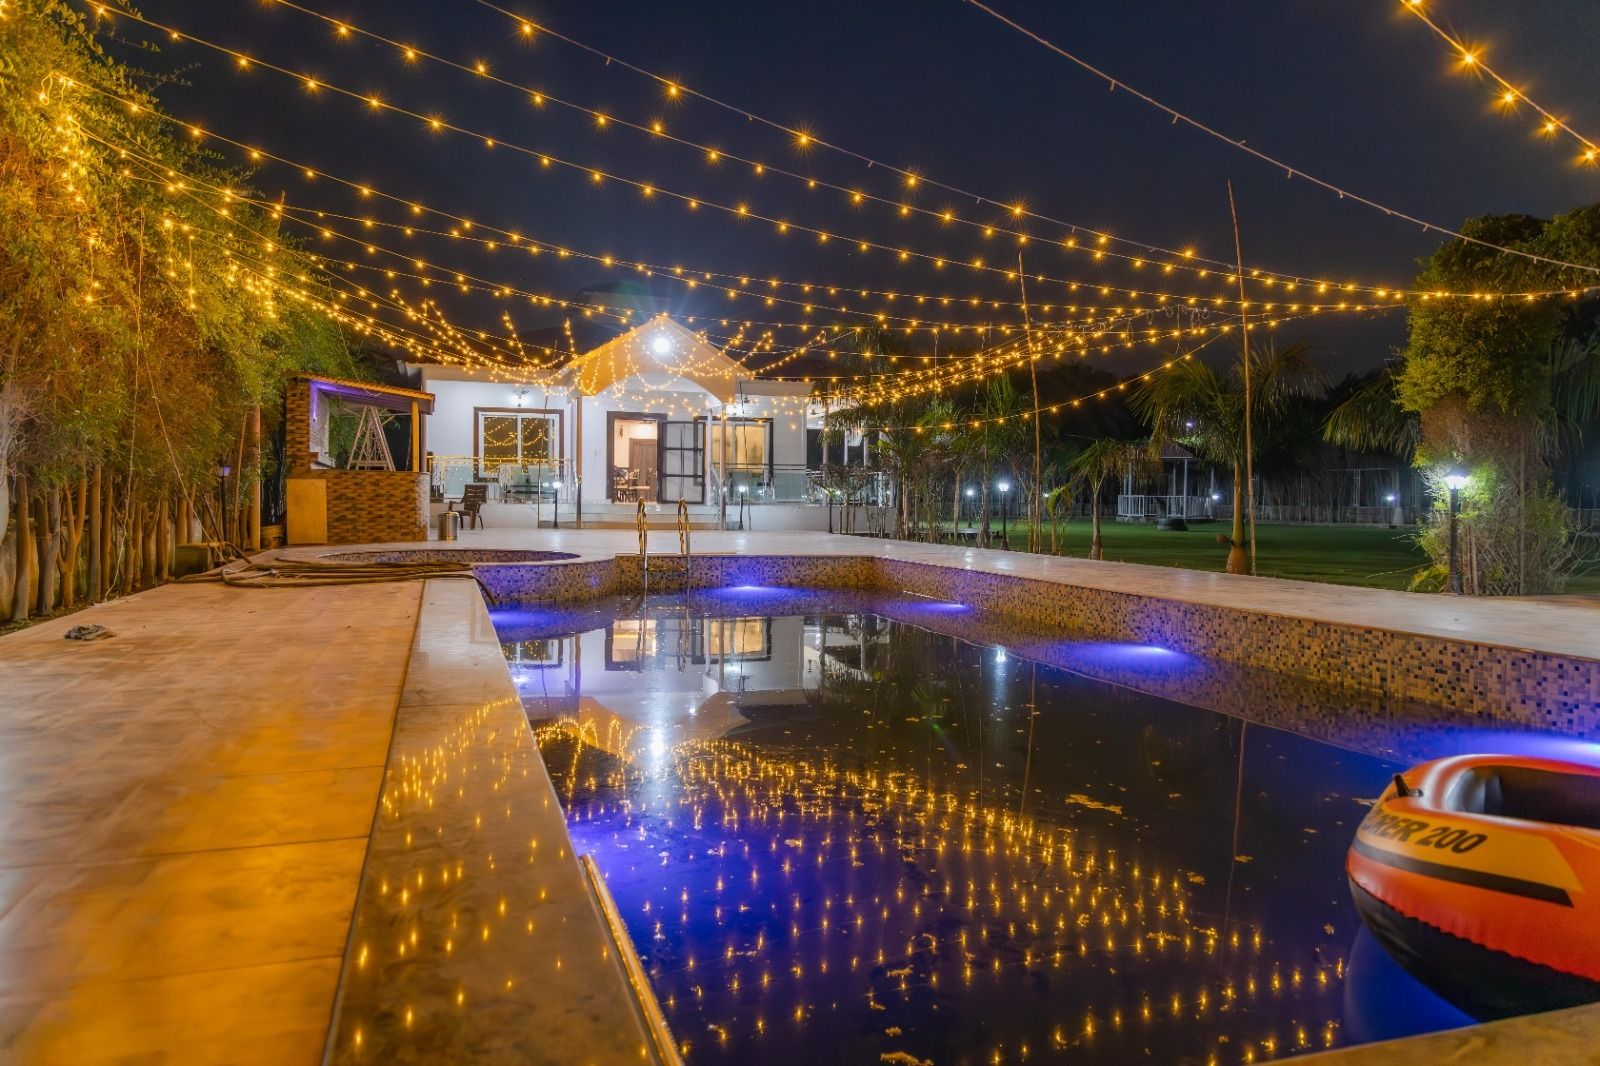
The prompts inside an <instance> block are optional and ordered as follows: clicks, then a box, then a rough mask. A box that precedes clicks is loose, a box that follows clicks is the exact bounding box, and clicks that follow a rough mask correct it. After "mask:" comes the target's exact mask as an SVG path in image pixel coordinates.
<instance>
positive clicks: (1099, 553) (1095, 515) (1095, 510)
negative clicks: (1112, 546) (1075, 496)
mask: <svg viewBox="0 0 1600 1066" xmlns="http://www.w3.org/2000/svg"><path fill="white" fill-rule="evenodd" d="M1100 489H1101V484H1100V483H1096V484H1095V485H1094V486H1093V487H1092V488H1091V489H1090V491H1089V526H1090V529H1091V530H1092V531H1093V537H1092V539H1091V540H1090V541H1089V558H1091V559H1104V558H1105V557H1106V554H1105V545H1104V544H1102V543H1101V541H1100Z"/></svg>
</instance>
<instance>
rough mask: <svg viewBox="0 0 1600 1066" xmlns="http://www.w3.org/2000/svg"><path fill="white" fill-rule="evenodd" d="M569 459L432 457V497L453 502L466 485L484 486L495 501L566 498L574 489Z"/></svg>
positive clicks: (430, 470) (471, 456)
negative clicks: (509, 459) (522, 460)
mask: <svg viewBox="0 0 1600 1066" xmlns="http://www.w3.org/2000/svg"><path fill="white" fill-rule="evenodd" d="M574 471H575V464H574V463H573V461H572V460H571V459H548V460H542V461H535V462H526V463H523V462H512V461H508V460H499V459H489V458H486V457H483V456H477V455H435V456H433V457H432V459H431V460H430V463H429V475H430V478H431V482H432V485H433V491H434V495H435V496H441V497H443V498H444V499H447V500H448V499H456V498H459V497H460V496H461V491H462V489H464V488H465V487H466V486H467V485H473V484H480V485H488V486H490V489H491V498H492V499H495V500H497V502H498V501H506V502H512V501H524V500H526V501H532V500H534V499H537V498H540V497H543V498H544V499H547V500H550V499H557V498H560V499H566V498H568V497H570V496H571V495H572V494H573V489H574V487H575V484H574V482H575V478H574Z"/></svg>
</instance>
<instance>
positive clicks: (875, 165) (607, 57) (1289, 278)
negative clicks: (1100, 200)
mask: <svg viewBox="0 0 1600 1066" xmlns="http://www.w3.org/2000/svg"><path fill="white" fill-rule="evenodd" d="M475 2H476V3H478V4H479V5H480V6H482V7H485V8H488V9H489V10H491V11H494V12H497V13H498V14H500V15H502V16H505V17H507V18H513V19H519V20H520V18H521V16H517V15H514V14H513V13H512V12H510V11H508V10H506V9H505V8H503V7H501V6H499V5H498V4H496V3H494V2H492V0H475ZM977 6H979V7H982V5H977ZM983 10H985V11H986V12H988V13H989V14H991V15H993V16H994V17H996V18H999V19H1000V20H1001V21H1003V22H1007V23H1008V25H1011V26H1012V27H1013V28H1014V29H1017V30H1019V31H1020V32H1023V33H1025V34H1028V35H1029V36H1034V35H1033V34H1031V33H1029V31H1027V30H1025V29H1023V28H1022V27H1021V26H1018V25H1016V24H1015V23H1010V22H1009V20H1006V19H1004V18H1003V17H1002V16H1000V15H998V14H997V13H995V12H993V11H992V10H990V9H988V8H983ZM541 31H542V32H543V33H544V35H545V36H547V37H550V38H552V39H554V40H557V41H560V42H562V43H564V44H567V45H570V46H572V47H574V48H577V49H579V50H580V51H583V52H586V53H588V54H590V55H593V56H595V57H597V58H600V59H602V60H604V61H605V64H606V66H607V67H619V68H621V69H624V70H628V71H631V72H633V73H635V74H638V75H640V76H642V77H645V78H648V79H650V80H652V81H655V82H657V83H660V84H665V83H666V79H665V78H664V77H663V76H662V75H660V74H657V73H655V72H654V71H651V70H649V69H647V68H645V67H642V66H639V65H637V64H635V63H631V62H629V61H628V60H626V59H624V58H622V57H620V56H616V55H614V54H612V53H610V52H607V51H605V50H603V49H600V48H597V47H595V46H593V45H590V44H587V43H585V42H583V41H580V40H578V39H577V38H574V37H572V36H570V35H568V34H565V33H562V32H559V31H556V30H553V29H551V28H549V27H541ZM1035 39H1036V40H1039V41H1040V43H1043V44H1045V45H1047V46H1048V47H1051V48H1052V49H1054V48H1055V46H1054V45H1051V44H1050V43H1049V42H1047V41H1044V40H1043V39H1042V38H1038V37H1035ZM1057 51H1059V49H1057ZM1063 54H1064V53H1063ZM1068 58H1071V59H1073V61H1074V62H1076V63H1078V64H1079V65H1080V66H1084V67H1085V68H1086V69H1088V70H1089V71H1090V72H1091V73H1093V74H1095V75H1096V76H1097V77H1100V78H1103V79H1104V80H1105V81H1106V82H1107V83H1108V84H1109V85H1110V86H1111V87H1112V88H1113V89H1115V88H1121V89H1124V90H1125V91H1129V92H1133V93H1134V94H1135V95H1136V96H1138V97H1139V98H1140V99H1141V100H1144V101H1145V102H1146V103H1148V104H1151V105H1152V106H1154V107H1157V108H1159V109H1160V110H1162V111H1163V112H1165V113H1166V114H1167V115H1168V116H1169V117H1171V118H1172V120H1173V121H1174V122H1177V121H1183V122H1186V123H1188V124H1190V125H1192V126H1194V127H1195V128H1197V129H1199V130H1200V131H1201V132H1203V133H1206V134H1208V135H1210V136H1213V137H1217V138H1219V139H1221V140H1224V141H1226V142H1227V143H1229V144H1231V145H1233V146H1234V147H1236V148H1240V149H1242V150H1245V151H1248V152H1250V153H1251V154H1253V155H1256V156H1257V157H1259V158H1262V159H1263V160H1265V161H1266V162H1269V163H1272V164H1273V165H1274V166H1277V167H1279V168H1280V169H1283V170H1285V171H1286V172H1288V173H1289V175H1290V177H1295V176H1299V177H1302V178H1305V179H1306V180H1309V181H1313V182H1315V183H1316V184H1318V185H1320V186H1322V187H1323V188H1325V189H1328V190H1329V191H1332V192H1334V193H1336V194H1338V195H1339V196H1340V197H1341V198H1350V199H1354V200H1357V201H1358V202H1360V203H1362V204H1364V205H1366V206H1368V207H1372V208H1375V209H1377V210H1379V211H1382V212H1383V213H1384V214H1386V215H1389V216H1391V217H1396V218H1399V219H1401V220H1403V221H1407V222H1411V223H1414V224H1416V225H1419V226H1421V227H1422V228H1423V230H1424V232H1426V231H1428V230H1434V231H1437V232H1440V233H1444V234H1447V235H1450V236H1455V237H1462V235H1461V234H1459V233H1455V232H1454V231H1451V230H1448V229H1444V228H1442V227H1439V226H1435V225H1433V224H1431V223H1428V222H1424V221H1422V220H1421V219H1417V218H1412V217H1411V216H1408V215H1405V214H1402V213H1400V212H1398V211H1395V210H1393V209H1391V208H1388V207H1385V206H1384V205H1382V204H1379V203H1376V202H1374V201H1370V200H1365V199H1363V198H1361V197H1358V196H1356V195H1355V194H1354V193H1351V192H1348V191H1346V190H1343V189H1340V188H1338V187H1337V186H1334V185H1332V184H1331V183H1328V182H1324V181H1321V180H1319V179H1316V178H1314V177H1312V176H1311V175H1308V174H1306V173H1305V172H1303V171H1299V170H1294V169H1291V168H1289V167H1288V166H1286V165H1285V164H1282V163H1280V162H1278V161H1277V160H1276V159H1273V158H1272V157H1270V156H1266V155H1264V154H1263V153H1260V152H1256V151H1255V150H1254V149H1251V148H1248V147H1247V146H1246V145H1245V144H1244V142H1243V141H1235V140H1233V139H1231V138H1228V137H1226V136H1225V135H1223V134H1221V133H1218V132H1217V131H1215V130H1213V129H1211V128H1210V127H1207V126H1204V125H1202V124H1200V123H1198V122H1196V121H1195V120H1193V119H1190V118H1188V117H1187V116H1185V115H1182V114H1180V113H1179V112H1177V111H1175V110H1173V109H1171V108H1168V107H1166V105H1164V104H1162V103H1160V102H1159V101H1157V100H1155V99H1153V98H1151V97H1148V96H1146V95H1144V94H1141V93H1138V92H1137V91H1136V90H1132V89H1131V88H1130V87H1129V86H1127V85H1126V84H1125V83H1122V82H1120V81H1117V80H1116V79H1113V78H1111V77H1110V76H1109V75H1106V74H1104V73H1103V72H1101V71H1099V70H1098V69H1096V68H1094V67H1092V66H1088V65H1087V64H1084V63H1083V62H1082V61H1081V60H1078V59H1077V58H1076V57H1073V56H1068ZM676 89H677V87H676V86H675V87H674V90H675V92H676ZM683 91H684V92H685V93H686V94H687V95H691V96H693V97H695V98H696V99H698V100H701V101H703V102H705V103H708V104H711V105H712V106H715V107H718V108H721V109H723V110H725V111H728V112H730V113H731V114H733V115H735V116H737V117H739V118H741V119H743V120H745V121H747V122H756V123H760V124H762V125H765V126H767V127H769V128H771V129H774V130H778V131H780V132H783V133H785V134H787V135H789V136H791V137H794V138H795V139H796V141H797V143H800V144H802V145H803V146H804V147H806V148H811V147H817V148H822V149H826V150H828V151H832V152H836V153H839V154H840V155H843V156H846V157H848V158H851V159H854V160H857V161H858V162H862V163H865V164H866V165H867V167H868V168H869V169H880V170H883V171H886V172H888V173H892V174H895V175H897V176H899V177H901V178H903V179H905V180H906V181H907V182H908V183H910V182H916V181H921V182H923V183H925V184H927V185H929V186H932V187H935V188H939V189H942V190H944V191H946V192H950V193H953V194H955V195H958V196H961V197H962V198H963V199H970V200H972V201H974V202H976V203H978V204H981V205H986V206H990V207H996V208H1002V209H1010V208H1011V207H1012V205H1010V204H1007V203H1005V202H1003V201H1000V200H996V199H993V198H990V197H987V196H984V195H982V194H980V193H974V192H971V191H968V190H966V189H963V188H961V187H959V186H955V185H951V184H948V183H946V182H941V181H937V180H934V179H932V178H927V177H924V176H922V175H920V174H917V173H915V172H913V171H909V170H906V169H904V168H902V167H899V166H896V165H895V164H893V163H890V162H886V161H884V160H882V159H877V158H875V157H873V156H870V155H867V154H865V153H862V152H859V151H855V150H853V149H850V148H846V147H844V146H842V145H839V144H836V143H833V142H830V141H827V140H824V139H822V138H820V137H817V136H815V135H814V134H813V133H812V132H811V131H809V130H800V129H797V128H794V127H791V126H789V125H787V124H786V123H782V122H779V121H776V120H774V119H771V118H767V117H765V116H763V115H761V114H759V113H758V112H755V111H752V110H750V109H748V108H745V107H742V106H739V105H737V104H733V103H729V102H727V101H725V100H722V99H719V98H717V97H715V96H712V95H710V94H708V93H703V92H700V91H698V90H693V89H689V88H684V89H683ZM942 214H943V213H942ZM1022 215H1023V216H1025V217H1027V218H1031V219H1036V220H1038V221H1041V222H1046V223H1049V224H1051V225H1054V226H1059V227H1062V228H1065V229H1068V230H1070V231H1072V232H1074V233H1076V232H1083V233H1087V234H1090V235H1093V236H1094V237H1096V238H1097V239H1100V240H1106V239H1109V240H1111V241H1116V242H1120V243H1124V244H1127V245H1129V246H1131V247H1142V248H1143V249H1144V250H1145V253H1146V254H1151V253H1155V254H1159V255H1163V256H1166V257H1168V260H1169V262H1170V263H1171V264H1173V265H1176V266H1179V267H1180V268H1181V267H1182V265H1183V261H1184V260H1190V259H1199V260H1200V261H1202V262H1207V263H1210V264H1211V266H1212V267H1213V268H1215V269H1221V270H1224V271H1226V270H1230V269H1233V264H1231V263H1229V262H1227V261H1225V260H1208V259H1204V257H1200V256H1198V253H1197V252H1195V250H1194V249H1192V248H1186V249H1179V250H1174V249H1170V248H1164V247H1161V246H1159V245H1156V244H1141V243H1140V242H1134V241H1124V240H1123V238H1120V237H1116V236H1113V235H1111V234H1109V233H1104V232H1101V231H1098V230H1096V229H1094V228H1092V227H1089V226H1083V225H1079V224H1076V223H1070V222H1064V221H1062V220H1060V219H1057V218H1053V217H1051V216H1049V215H1044V214H1040V213H1037V212H1035V211H1032V210H1028V209H1026V208H1024V209H1023V211H1022ZM954 218H955V216H954V215H953V214H950V216H949V219H948V220H951V221H953V220H954ZM1463 239H1470V238H1464V237H1463ZM1477 243H1479V244H1485V242H1482V241H1479V242H1477ZM1486 246H1488V247H1492V248H1495V250H1497V251H1501V252H1506V253H1509V254H1515V255H1528V254H1529V253H1525V252H1520V251H1518V250H1517V249H1514V248H1502V247H1499V246H1496V245H1486ZM1570 265H1571V266H1573V267H1574V268H1576V269H1581V270H1597V269H1600V268H1596V267H1593V266H1587V265H1583V264H1570ZM1250 273H1251V275H1252V276H1260V277H1264V278H1272V279H1273V280H1275V281H1277V282H1278V283H1280V284H1282V283H1295V284H1301V285H1306V284H1309V285H1316V284H1323V283H1325V282H1323V281H1321V280H1319V279H1315V278H1308V277H1304V276H1299V275H1294V274H1286V273H1282V272H1276V271H1267V270H1258V269H1251V271H1250ZM1358 287H1359V288H1364V289H1367V290H1368V291H1375V290H1377V289H1380V288H1386V289H1393V288H1394V286H1392V285H1362V286H1358Z"/></svg>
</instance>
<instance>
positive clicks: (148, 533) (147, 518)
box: [139, 503, 156, 589]
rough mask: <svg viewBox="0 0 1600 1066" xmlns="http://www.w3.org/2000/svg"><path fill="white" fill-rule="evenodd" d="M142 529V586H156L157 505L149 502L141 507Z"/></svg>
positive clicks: (140, 523)
mask: <svg viewBox="0 0 1600 1066" xmlns="http://www.w3.org/2000/svg"><path fill="white" fill-rule="evenodd" d="M139 518H140V522H139V525H140V531H141V533H142V534H143V535H142V537H141V540H142V548H143V554H142V560H141V561H142V562H143V564H144V566H143V569H142V571H141V572H140V587H141V588H147V589H150V588H155V586H156V506H155V504H153V503H152V504H147V505H145V506H143V507H140V508H139Z"/></svg>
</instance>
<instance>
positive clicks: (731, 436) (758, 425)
mask: <svg viewBox="0 0 1600 1066" xmlns="http://www.w3.org/2000/svg"><path fill="white" fill-rule="evenodd" d="M724 424H726V426H727V433H728V444H727V450H726V451H724V450H723V444H722V432H723V426H724ZM771 442H772V422H771V420H770V419H765V418H762V419H753V420H750V421H735V420H733V419H729V420H728V421H727V422H726V423H723V422H722V421H721V420H720V419H716V420H712V422H711V445H710V450H711V461H712V462H713V463H716V464H717V465H718V466H726V467H727V469H729V470H765V469H766V468H767V467H768V466H770V465H771V463H772V453H771V447H770V445H771Z"/></svg>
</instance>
